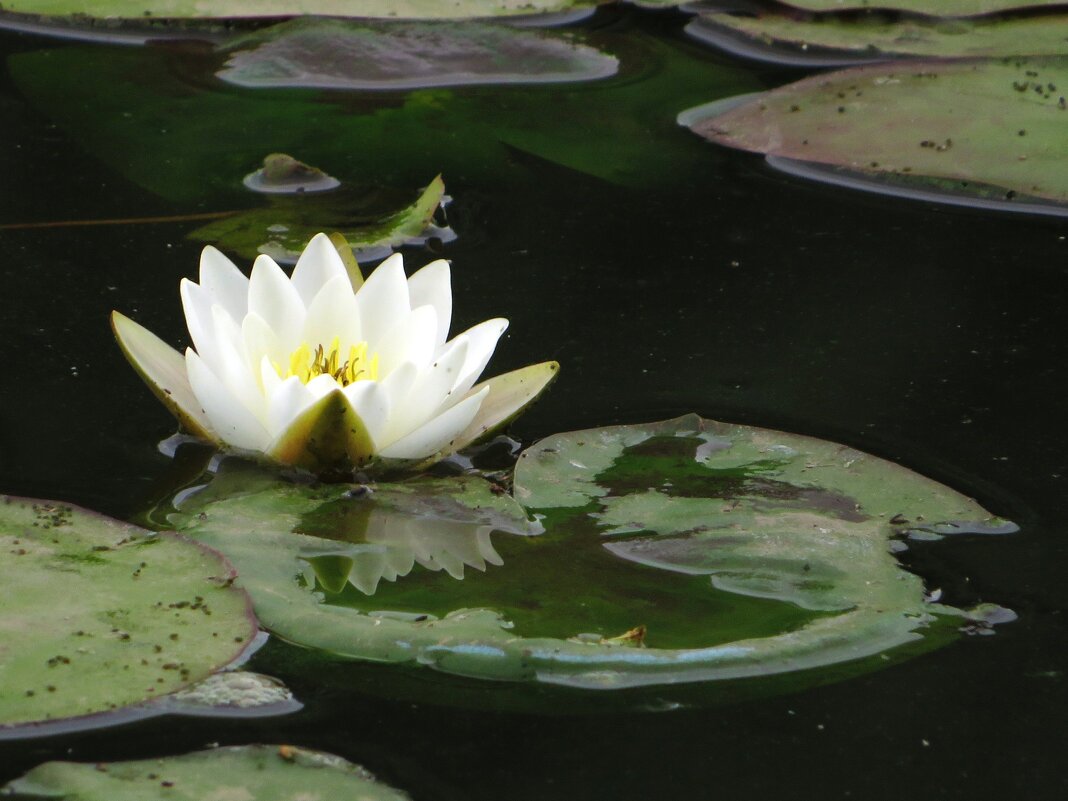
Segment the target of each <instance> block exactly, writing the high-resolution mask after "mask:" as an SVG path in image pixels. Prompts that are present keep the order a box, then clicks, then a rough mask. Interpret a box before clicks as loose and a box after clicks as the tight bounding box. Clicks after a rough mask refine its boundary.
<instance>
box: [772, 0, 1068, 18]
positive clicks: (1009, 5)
mask: <svg viewBox="0 0 1068 801" xmlns="http://www.w3.org/2000/svg"><path fill="white" fill-rule="evenodd" d="M784 1H785V5H788V6H793V7H794V8H802V9H804V10H806V11H864V10H871V9H882V10H886V11H906V12H909V13H912V14H923V15H926V16H939V17H974V16H981V15H983V14H996V13H998V12H1002V11H1017V10H1021V9H1031V8H1042V7H1044V6H1059V5H1064V0H939V2H938V4H937V6H934V5H932V4H931V3H930V2H929V0H784Z"/></svg>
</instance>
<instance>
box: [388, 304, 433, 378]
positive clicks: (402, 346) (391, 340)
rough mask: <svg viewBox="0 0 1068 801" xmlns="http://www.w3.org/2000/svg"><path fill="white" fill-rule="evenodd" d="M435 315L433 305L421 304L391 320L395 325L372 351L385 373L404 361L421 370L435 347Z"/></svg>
mask: <svg viewBox="0 0 1068 801" xmlns="http://www.w3.org/2000/svg"><path fill="white" fill-rule="evenodd" d="M437 330H438V315H437V312H436V311H434V307H433V306H420V307H419V308H418V309H415V310H414V311H411V312H408V313H406V314H404V315H403V316H401V317H399V318H397V319H396V320H395V321H394V325H393V326H392V327H391V328H390V329H389V331H388V333H387V334H386V335H385V337H383V339H382V341H381V342H380V343H379V345H378V347H377V348H376V349H374V350H373V352H374V353H376V354H378V369H379V370H380V371H381V372H382V373H383V374H386V375H388V374H389V373H392V372H393V371H394V370H396V369H397V368H398V367H400V366H401V365H402V364H404V363H405V362H411V363H412V364H414V365H415V367H416V369H418V370H422V369H424V368H425V367H426V366H427V365H429V364H430V360H431V359H433V358H434V351H436V350H437V342H436V341H435V338H436V337H437Z"/></svg>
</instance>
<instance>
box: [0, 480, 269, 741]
mask: <svg viewBox="0 0 1068 801" xmlns="http://www.w3.org/2000/svg"><path fill="white" fill-rule="evenodd" d="M232 580H233V574H232V572H231V567H230V565H229V564H228V563H227V562H226V561H225V560H224V559H223V558H222V557H221V556H220V555H219V554H218V553H217V552H214V551H210V550H208V549H207V548H204V547H203V546H201V545H199V544H197V543H194V542H191V541H189V540H186V539H184V538H181V537H177V536H174V535H172V534H152V533H150V532H147V531H144V530H143V529H139V528H136V527H134V526H129V525H126V524H123V523H119V522H117V521H114V520H110V519H108V518H105V517H103V516H100V515H96V514H93V513H90V512H86V511H84V510H82V509H78V508H76V507H72V506H68V505H66V504H62V503H54V502H50V501H33V500H27V499H21V498H12V497H8V496H4V497H2V498H0V583H2V584H3V587H4V593H3V601H2V606H3V614H2V615H0V657H2V659H0V734H5V735H14V736H19V735H22V736H33V734H34V732H35V727H37V726H38V724H42V723H45V722H49V723H53V722H56V721H60V720H61V719H67V718H83V717H84V716H89V715H96V714H98V713H104V712H112V711H115V710H122V709H123V708H125V707H129V706H130V705H133V704H139V703H143V702H146V701H150V700H152V699H155V698H160V697H161V696H165V695H167V694H168V693H172V692H174V691H175V690H179V689H181V688H183V687H187V686H189V685H190V684H192V683H194V682H197V681H200V680H202V679H204V678H206V677H207V676H208V675H210V674H211V673H212V672H214V671H215V670H218V669H219V668H221V667H223V666H225V665H226V664H227V663H229V662H231V661H233V660H235V659H236V658H238V657H239V656H240V655H241V654H242V653H243V652H244V651H246V649H247V648H248V647H249V644H250V643H251V642H252V639H253V637H254V635H255V634H256V633H257V631H258V627H257V625H256V622H255V620H254V619H253V618H252V615H251V610H250V609H249V602H248V597H247V596H246V595H245V593H244V592H242V591H240V590H239V589H237V588H235V587H233V586H231V582H232ZM106 722H107V720H106V718H104V717H101V718H100V720H99V724H98V725H104V724H105V723H106ZM27 724H28V725H27ZM12 726H13V727H15V728H6V727H12Z"/></svg>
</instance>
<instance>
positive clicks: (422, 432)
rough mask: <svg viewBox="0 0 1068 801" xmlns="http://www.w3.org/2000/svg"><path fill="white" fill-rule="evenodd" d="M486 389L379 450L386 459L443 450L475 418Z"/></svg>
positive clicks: (413, 457)
mask: <svg viewBox="0 0 1068 801" xmlns="http://www.w3.org/2000/svg"><path fill="white" fill-rule="evenodd" d="M488 392H489V390H488V389H483V390H482V391H480V392H478V393H476V394H474V395H471V396H469V397H467V398H465V399H464V400H462V401H460V402H459V403H457V404H456V405H455V406H452V407H451V408H449V409H446V410H445V411H444V412H442V413H441V414H439V415H438V416H437V417H435V418H434V419H433V420H431V421H430V422H428V423H426V424H425V425H423V426H420V427H419V428H417V429H416V430H415V431H413V432H412V433H410V434H408V435H407V436H405V437H402V438H401V439H399V440H397V441H396V442H394V443H393V444H392V445H389V446H388V447H386V448H383V449H382V450H381V454H382V456H385V457H386V458H388V459H423V458H425V457H427V456H432V455H433V454H435V453H437V452H438V451H440V450H441V449H442V448H445V447H446V446H448V445H449V443H450V442H451V441H452V440H453V439H454V438H455V437H456V436H457V435H459V433H460V432H461V431H463V430H464V429H465V428H467V426H468V425H469V424H470V423H471V421H472V420H474V419H475V415H476V414H478V407H479V406H480V405H481V404H482V400H483V398H485V397H486V394H487V393H488Z"/></svg>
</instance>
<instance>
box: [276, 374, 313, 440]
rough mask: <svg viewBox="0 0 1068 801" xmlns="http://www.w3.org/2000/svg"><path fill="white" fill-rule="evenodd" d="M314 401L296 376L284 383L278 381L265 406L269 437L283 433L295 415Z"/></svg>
mask: <svg viewBox="0 0 1068 801" xmlns="http://www.w3.org/2000/svg"><path fill="white" fill-rule="evenodd" d="M272 372H273V370H272ZM314 401H315V397H314V396H313V395H312V394H311V393H310V392H308V388H307V387H305V386H304V383H303V382H302V381H301V380H300V379H299V378H297V376H295V375H291V376H290V377H289V378H287V379H286V380H285V381H279V382H278V385H277V386H276V387H275V388H274V390H273V391H272V392H271V394H270V400H269V401H268V404H267V427H268V430H269V432H270V434H271V436H272V437H277V436H278V434H280V433H281V432H282V431H285V429H286V428H287V427H288V426H289V424H290V423H291V422H293V420H294V419H296V417H297V415H299V414H300V413H301V412H303V411H304V410H305V409H307V408H308V407H309V406H310V405H311V404H312V403H313V402H314Z"/></svg>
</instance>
